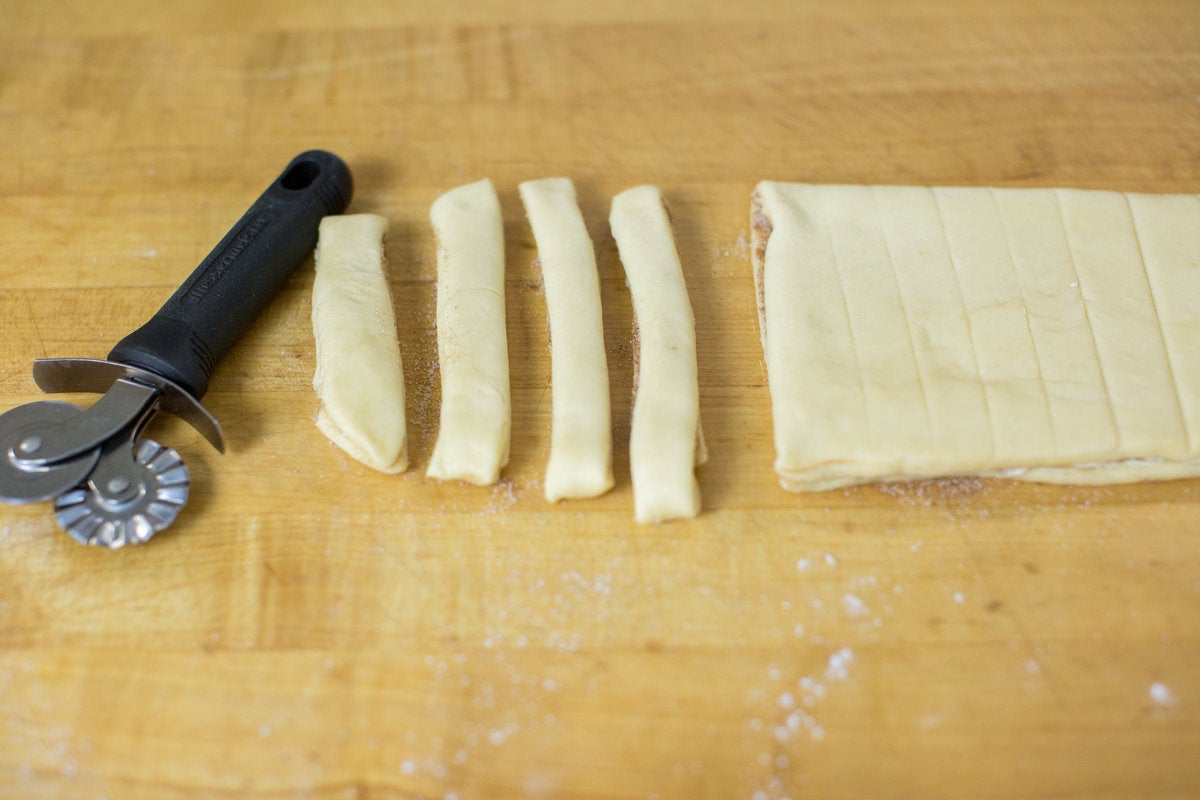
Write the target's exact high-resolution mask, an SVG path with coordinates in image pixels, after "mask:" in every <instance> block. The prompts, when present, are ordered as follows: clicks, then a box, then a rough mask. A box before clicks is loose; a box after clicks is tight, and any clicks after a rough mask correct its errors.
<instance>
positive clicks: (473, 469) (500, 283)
mask: <svg viewBox="0 0 1200 800" xmlns="http://www.w3.org/2000/svg"><path fill="white" fill-rule="evenodd" d="M429 217H430V221H431V222H432V223H433V229H434V233H435V235H436V237H437V259H438V279H437V342H438V361H439V368H440V372H441V384H442V407H441V413H440V423H439V427H438V435H437V442H436V443H435V445H434V448H433V455H432V456H431V457H430V460H429V467H428V469H427V470H426V474H427V475H428V476H429V477H431V478H439V479H441V480H462V481H466V482H468V483H473V484H476V485H479V486H487V485H489V484H493V483H495V482H496V481H497V480H498V479H499V477H500V470H501V468H503V467H504V465H505V464H507V463H508V448H509V438H510V430H511V424H512V422H511V415H512V410H511V400H510V395H509V382H508V335H507V332H506V330H505V311H504V225H503V221H502V219H501V216H500V202H499V200H498V199H497V197H496V190H495V189H494V188H493V187H492V183H491V181H489V180H487V179H484V180H482V181H478V182H476V183H471V184H467V185H465V186H459V187H458V188H456V189H451V190H450V191H449V192H446V193H445V194H443V195H442V196H441V197H439V198H438V199H437V200H435V201H434V203H433V205H432V206H431V207H430V210H429Z"/></svg>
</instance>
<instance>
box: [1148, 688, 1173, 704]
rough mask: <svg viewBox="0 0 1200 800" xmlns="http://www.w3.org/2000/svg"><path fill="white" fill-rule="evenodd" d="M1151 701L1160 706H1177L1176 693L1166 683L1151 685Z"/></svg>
mask: <svg viewBox="0 0 1200 800" xmlns="http://www.w3.org/2000/svg"><path fill="white" fill-rule="evenodd" d="M1150 699H1151V700H1153V701H1154V702H1155V703H1157V704H1158V705H1160V706H1173V705H1175V693H1174V692H1172V691H1171V690H1170V688H1169V687H1168V686H1167V685H1166V684H1165V683H1152V684H1150Z"/></svg>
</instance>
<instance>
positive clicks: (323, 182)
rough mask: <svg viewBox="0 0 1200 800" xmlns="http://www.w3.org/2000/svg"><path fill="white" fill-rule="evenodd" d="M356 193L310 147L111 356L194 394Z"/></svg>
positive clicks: (331, 159) (341, 167)
mask: <svg viewBox="0 0 1200 800" xmlns="http://www.w3.org/2000/svg"><path fill="white" fill-rule="evenodd" d="M353 191H354V184H353V180H352V179H351V177H350V169H349V168H348V167H347V166H346V164H345V163H344V162H343V161H342V160H341V159H340V158H338V157H337V156H335V155H334V154H333V153H328V152H325V151H324V150H309V151H308V152H306V153H301V154H300V155H298V156H296V157H295V158H293V159H292V161H291V163H290V164H288V165H287V169H285V170H284V171H283V174H282V175H280V176H279V177H278V178H277V179H276V180H275V182H274V183H272V184H271V186H270V188H268V189H267V190H266V191H265V192H263V193H262V195H261V196H260V197H259V198H258V200H256V201H255V202H254V205H252V206H250V209H249V210H248V211H247V212H246V213H245V214H244V215H243V216H242V218H241V219H240V220H238V222H237V224H236V225H234V226H233V228H231V229H230V231H229V233H227V234H225V238H224V239H222V240H221V242H220V244H218V245H217V246H216V247H215V248H213V251H212V252H211V253H209V254H208V256H207V257H206V258H205V259H204V261H202V262H201V263H200V266H198V267H196V270H195V272H193V273H192V274H191V276H190V277H189V278H188V279H187V280H186V281H184V282H183V285H182V286H180V287H179V288H178V289H177V290H176V291H175V294H173V295H171V299H169V300H167V302H166V304H165V305H163V307H162V308H160V309H159V310H158V313H156V314H155V315H154V316H153V317H152V318H151V319H150V321H149V322H147V323H146V324H145V325H143V326H142V327H140V328H138V329H137V330H136V331H134V332H133V333H131V334H129V335H128V336H126V337H125V338H124V339H122V340H121V341H120V342H118V343H117V346H116V347H114V348H113V349H112V352H110V353H109V354H108V360H109V361H117V362H120V363H122V364H129V365H131V366H135V367H141V368H142V369H147V370H150V371H151V372H156V373H158V374H159V375H162V376H163V377H164V378H168V379H169V380H172V381H174V382H175V383H177V384H179V385H180V386H182V387H183V388H185V389H187V390H188V391H189V392H191V393H192V396H193V397H195V398H197V399H199V398H201V397H203V396H204V393H205V391H207V390H208V380H209V378H211V377H212V373H213V370H214V369H215V368H216V365H217V362H219V361H220V360H221V359H222V358H223V357H224V356H225V354H226V353H228V352H229V349H230V348H231V347H233V345H234V343H235V342H237V340H238V339H240V338H241V336H242V334H243V333H245V332H246V330H247V329H249V327H250V325H251V323H253V322H254V319H255V318H256V317H257V316H258V315H259V312H261V311H262V310H263V308H264V307H266V305H267V303H269V302H270V300H271V298H273V297H274V296H275V295H276V294H277V293H278V292H279V290H280V289H282V288H283V285H284V284H285V283H286V282H287V279H288V276H289V275H291V273H292V272H293V271H294V270H295V269H296V267H298V266H299V265H300V264H301V263H303V262H304V259H305V258H307V257H308V255H309V254H310V253H311V252H312V251H313V247H314V246H315V245H316V243H317V228H318V226H319V225H320V223H321V218H322V217H324V216H327V215H330V214H340V213H342V212H343V211H345V209H346V206H347V205H349V203H350V196H351V194H352V193H353Z"/></svg>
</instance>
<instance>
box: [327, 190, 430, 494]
mask: <svg viewBox="0 0 1200 800" xmlns="http://www.w3.org/2000/svg"><path fill="white" fill-rule="evenodd" d="M386 234H387V220H386V219H384V218H383V217H381V216H378V215H376V214H350V215H346V216H331V217H325V218H324V219H323V220H321V227H320V238H319V241H318V243H317V252H316V278H315V279H314V281H313V305H312V322H313V334H314V336H315V338H316V362H317V367H316V373H315V374H314V375H313V388H314V389H316V392H317V397H318V399H319V400H320V403H321V406H320V409H319V410H318V412H317V427H318V428H319V429H320V430H321V432H322V433H324V434H325V435H326V436H327V437H328V438H329V439H330V440H331V441H332V442H334V443H335V444H337V445H338V446H339V447H341V448H342V449H343V450H345V451H346V452H347V453H348V454H350V455H351V456H352V457H354V458H355V459H357V460H359V461H361V462H362V463H363V464H366V465H367V466H368V467H371V468H372V469H377V470H379V471H381V472H403V471H404V470H405V469H406V468H407V467H408V447H407V442H408V437H407V436H406V433H405V418H404V373H403V370H402V369H401V363H400V348H399V345H398V344H397V342H396V323H395V320H394V317H393V316H392V301H391V297H390V296H389V294H388V284H387V277H386V275H385V264H386V259H385V258H384V245H383V242H384V238H385V236H386Z"/></svg>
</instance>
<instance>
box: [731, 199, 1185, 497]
mask: <svg viewBox="0 0 1200 800" xmlns="http://www.w3.org/2000/svg"><path fill="white" fill-rule="evenodd" d="M751 235H752V239H753V242H752V244H753V247H752V257H753V262H754V279H755V287H756V289H757V292H758V296H759V314H760V331H761V334H762V338H763V347H764V351H765V354H766V363H767V376H768V381H769V384H770V392H771V406H772V415H773V419H774V425H775V449H776V461H775V469H776V471H777V473H778V474H779V477H780V481H781V483H782V484H783V486H784V487H785V488H787V489H790V490H792V491H817V490H823V489H830V488H835V487H838V486H845V485H850V484H856V483H866V482H871V481H888V480H908V479H917V478H928V477H935V476H941V475H980V476H1003V477H1011V478H1018V479H1024V480H1035V481H1043V482H1054V483H1113V482H1124V481H1135V480H1152V479H1167V478H1177V477H1186V476H1191V475H1200V339H1197V337H1196V331H1197V329H1198V328H1200V198H1197V196H1195V195H1140V194H1121V193H1115V192H1100V191H1082V190H1066V189H988V188H928V187H909V186H821V185H808V184H789V183H776V182H771V181H764V182H763V183H760V184H759V185H758V187H757V189H756V191H755V193H754V198H753V203H752V209H751Z"/></svg>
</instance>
